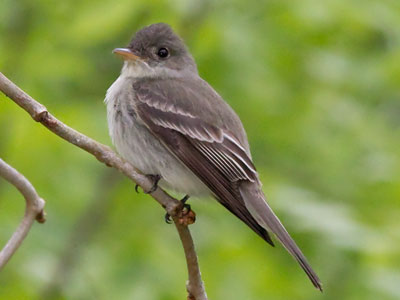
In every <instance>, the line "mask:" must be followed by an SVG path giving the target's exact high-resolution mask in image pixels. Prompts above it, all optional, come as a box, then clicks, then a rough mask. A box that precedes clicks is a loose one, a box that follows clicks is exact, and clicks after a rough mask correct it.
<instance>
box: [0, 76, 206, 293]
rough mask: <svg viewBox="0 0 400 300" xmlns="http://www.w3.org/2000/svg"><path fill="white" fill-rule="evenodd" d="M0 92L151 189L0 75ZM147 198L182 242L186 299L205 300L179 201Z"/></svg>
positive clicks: (156, 194)
mask: <svg viewBox="0 0 400 300" xmlns="http://www.w3.org/2000/svg"><path fill="white" fill-rule="evenodd" d="M0 90H1V91H2V92H3V93H4V94H5V95H6V96H7V97H9V98H10V99H11V100H13V101H14V102H15V103H16V104H18V105H19V106H20V107H22V108H23V109H24V110H25V111H27V112H28V113H29V114H30V115H31V117H32V118H33V119H34V120H35V121H37V122H40V123H42V124H43V125H44V126H46V127H47V128H48V129H49V130H50V131H52V132H53V133H55V134H56V135H58V136H59V137H61V138H63V139H64V140H66V141H68V142H70V143H72V144H74V145H75V146H78V147H79V148H81V149H83V150H85V151H87V152H89V153H90V154H92V155H94V156H95V157H96V158H97V159H98V160H99V161H101V162H103V163H105V164H106V165H107V166H111V167H113V168H115V169H117V170H119V171H120V172H122V173H123V174H124V175H125V176H127V177H128V178H130V179H131V180H132V181H133V182H135V183H137V184H138V185H140V186H141V187H142V188H143V190H144V191H150V190H151V188H152V185H153V182H152V181H151V180H150V179H149V178H148V177H147V176H145V175H142V174H140V173H138V172H137V171H136V170H135V168H134V167H133V166H132V165H131V164H129V163H128V162H126V161H124V160H123V159H122V158H121V157H119V156H118V155H117V154H116V153H115V152H114V151H112V150H111V149H110V147H108V146H105V145H103V144H101V143H99V142H97V141H95V140H93V139H91V138H89V137H87V136H85V135H83V134H81V133H79V132H78V131H76V130H74V129H72V128H71V127H68V126H67V125H65V124H64V123H62V122H61V121H59V120H58V119H56V118H55V117H54V116H53V115H51V114H50V113H49V112H48V111H47V109H46V107H45V106H43V105H42V104H40V103H39V102H37V101H36V100H34V99H33V98H32V97H30V96H29V95H28V94H26V93H25V92H24V91H22V90H21V89H20V88H19V87H18V86H16V85H15V84H14V83H13V82H11V81H10V80H9V79H8V78H7V77H5V76H4V75H3V74H2V73H1V72H0ZM151 196H152V197H153V198H154V199H155V200H156V201H157V202H158V203H160V204H161V206H162V207H164V208H165V210H166V211H167V212H168V214H170V215H171V216H172V219H173V220H174V223H175V226H176V228H177V230H178V233H179V237H180V239H181V241H182V245H183V248H184V251H185V256H186V262H187V267H188V273H189V274H188V275H189V282H188V284H187V290H188V293H189V296H188V299H195V300H206V299H207V295H206V293H205V290H204V284H203V281H202V280H201V275H200V269H199V265H198V262H197V255H196V252H195V248H194V243H193V239H192V237H191V234H190V231H189V228H188V226H187V225H188V223H185V222H183V223H182V222H181V218H180V216H181V215H182V208H183V207H182V204H181V202H179V201H178V200H177V199H174V198H172V197H171V196H170V195H168V194H167V193H166V192H165V191H164V190H162V189H161V188H158V189H156V190H155V191H154V192H152V193H151Z"/></svg>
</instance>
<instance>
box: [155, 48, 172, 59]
mask: <svg viewBox="0 0 400 300" xmlns="http://www.w3.org/2000/svg"><path fill="white" fill-rule="evenodd" d="M168 54H169V52H168V49H167V48H160V49H158V52H157V55H158V56H159V57H161V58H166V57H167V56H168Z"/></svg>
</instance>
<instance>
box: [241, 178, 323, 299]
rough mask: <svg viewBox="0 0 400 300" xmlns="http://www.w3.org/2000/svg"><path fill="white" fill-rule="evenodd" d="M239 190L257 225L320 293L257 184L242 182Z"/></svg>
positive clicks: (312, 273) (313, 275) (314, 278)
mask: <svg viewBox="0 0 400 300" xmlns="http://www.w3.org/2000/svg"><path fill="white" fill-rule="evenodd" d="M239 190H240V194H241V196H242V198H243V201H244V203H245V205H246V208H247V209H248V210H249V212H250V214H251V215H252V216H253V218H254V219H255V220H256V221H257V223H258V224H259V225H261V226H262V227H263V228H265V229H266V230H268V231H271V232H272V233H274V234H275V235H276V237H277V238H278V240H279V241H280V242H281V243H282V245H283V246H284V247H285V248H286V250H287V251H288V252H289V253H290V254H291V255H292V256H293V257H294V258H295V259H296V260H297V262H298V263H299V264H300V266H301V267H302V268H303V270H304V271H305V272H306V274H307V276H308V277H309V278H310V280H311V282H312V283H313V285H314V286H315V287H316V288H317V289H319V290H320V291H322V284H321V281H320V280H319V278H318V276H317V274H316V273H315V272H314V270H313V269H312V268H311V266H310V264H309V263H308V261H307V259H306V257H305V256H304V254H303V253H302V252H301V250H300V249H299V247H298V246H297V245H296V243H295V241H294V240H293V239H292V238H291V237H290V235H289V233H288V232H287V231H286V229H285V227H283V225H282V223H281V222H280V221H279V219H278V217H277V216H276V215H275V213H274V212H273V211H272V209H271V208H270V207H269V205H268V203H267V202H266V201H265V196H264V193H263V192H262V191H261V188H260V187H259V185H258V184H257V183H250V182H243V184H242V185H241V186H240V188H239Z"/></svg>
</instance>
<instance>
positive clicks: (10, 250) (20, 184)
mask: <svg viewBox="0 0 400 300" xmlns="http://www.w3.org/2000/svg"><path fill="white" fill-rule="evenodd" d="M0 176H1V177H3V178H4V179H5V180H7V181H8V182H9V183H10V184H12V185H14V186H15V187H16V188H17V189H18V190H19V191H20V192H21V194H22V195H23V196H24V198H25V201H26V206H25V215H24V218H23V219H22V221H21V223H20V224H19V225H18V228H17V229H16V230H15V232H14V233H13V235H12V236H11V238H10V239H9V240H8V242H7V244H6V245H5V246H4V248H3V249H2V250H1V252H0V270H1V269H2V268H3V267H4V265H5V264H6V263H7V262H8V261H9V260H10V258H11V256H12V255H13V254H14V253H15V251H16V250H17V249H18V247H19V246H20V245H21V243H22V241H23V240H24V239H25V237H26V235H27V234H28V232H29V230H30V229H31V227H32V224H33V222H34V221H35V219H36V220H37V221H38V222H40V223H43V222H44V221H45V218H44V212H43V207H44V204H45V202H44V200H43V199H42V198H40V197H39V195H38V194H37V193H36V190H35V188H34V187H33V185H32V184H31V183H30V182H29V181H28V180H27V179H26V178H25V177H24V176H23V175H22V174H21V173H19V172H18V171H17V170H15V169H14V168H13V167H11V166H10V165H8V164H7V163H6V162H4V161H3V160H2V159H0Z"/></svg>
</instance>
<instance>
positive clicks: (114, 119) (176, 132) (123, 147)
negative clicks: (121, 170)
mask: <svg viewBox="0 0 400 300" xmlns="http://www.w3.org/2000/svg"><path fill="white" fill-rule="evenodd" d="M113 52H114V53H115V54H117V55H119V56H120V57H122V58H123V61H124V62H123V67H122V70H121V73H120V76H119V77H118V78H117V80H116V81H115V82H114V83H113V84H112V85H111V86H110V88H109V89H108V90H107V93H106V97H105V103H106V106H107V121H108V127H109V134H110V136H111V140H112V143H113V144H114V146H115V148H116V150H117V152H118V153H119V154H120V155H121V156H122V157H123V158H124V159H125V160H127V161H128V162H130V163H131V164H132V165H133V166H134V167H135V168H137V169H138V170H139V171H140V172H142V173H143V174H146V175H148V176H150V178H152V179H153V180H154V188H157V186H158V185H159V186H160V187H162V188H165V189H171V190H174V191H176V192H178V193H183V194H186V195H190V196H212V197H213V198H215V199H216V200H217V201H218V202H219V203H220V204H222V205H223V206H224V207H225V208H226V209H228V210H229V211H230V212H231V213H232V214H234V215H235V216H236V217H238V218H239V219H240V220H241V221H243V222H244V223H245V224H246V225H248V226H249V227H250V228H251V229H252V230H253V231H254V232H255V233H257V234H258V235H259V236H260V237H261V238H262V239H264V240H265V241H266V242H267V243H269V244H270V245H272V246H274V242H273V241H272V239H271V235H270V234H271V233H272V234H273V235H275V237H276V238H277V239H278V240H279V241H280V243H281V244H282V245H283V246H284V248H286V250H287V251H288V252H289V253H290V254H291V255H292V256H293V257H294V259H295V260H296V261H297V262H298V263H299V265H300V266H301V268H302V269H303V270H304V271H305V273H306V274H307V276H308V277H309V279H310V280H311V282H312V284H313V285H314V286H315V287H316V288H317V289H319V290H321V291H322V284H321V281H320V279H319V278H318V276H317V274H316V273H315V272H314V270H313V269H312V267H311V266H310V264H309V263H308V261H307V259H306V257H305V256H304V254H303V253H302V251H301V250H300V249H299V247H298V246H297V245H296V243H295V241H294V240H293V239H292V238H291V236H290V235H289V233H288V232H287V230H286V229H285V227H284V226H283V225H282V223H281V221H280V220H279V219H278V217H277V216H276V214H275V213H274V212H273V211H272V209H271V207H270V205H269V204H268V203H267V201H266V197H265V195H264V193H263V191H262V187H261V186H262V184H261V181H260V179H259V176H258V173H257V171H256V168H255V166H254V164H253V161H252V157H251V153H250V147H249V143H248V140H247V135H246V132H245V130H244V127H243V125H242V122H241V121H240V119H239V117H238V115H237V114H236V113H235V112H234V110H233V109H232V108H231V107H230V106H229V105H228V103H227V102H225V101H224V100H223V98H222V97H221V96H220V95H219V94H218V93H217V92H216V91H215V90H214V89H213V88H212V87H211V86H210V85H209V84H208V83H207V82H206V81H205V80H204V79H202V78H201V77H200V75H199V73H198V70H197V65H196V63H195V61H194V59H193V57H192V55H191V54H190V53H189V50H188V48H187V47H186V45H185V43H184V42H183V40H182V39H181V38H180V37H179V36H178V35H177V34H176V33H175V32H174V31H173V30H172V28H171V27H170V26H169V25H168V24H166V23H156V24H152V25H149V26H146V27H143V28H142V29H140V30H138V31H137V32H136V34H135V35H134V37H133V38H132V40H131V42H130V43H129V45H128V46H127V47H125V48H116V49H114V50H113ZM185 198H186V199H187V197H185ZM185 198H184V199H185Z"/></svg>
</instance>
